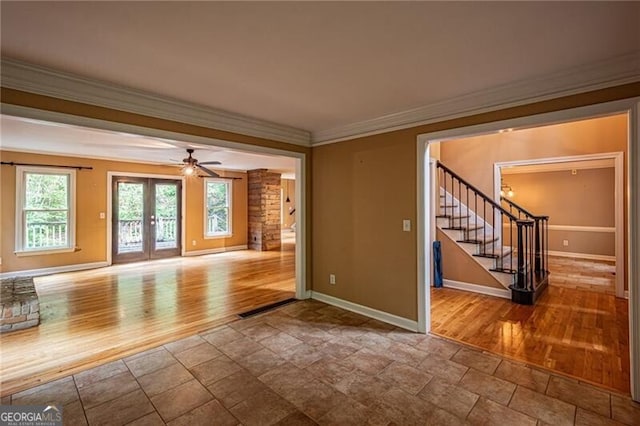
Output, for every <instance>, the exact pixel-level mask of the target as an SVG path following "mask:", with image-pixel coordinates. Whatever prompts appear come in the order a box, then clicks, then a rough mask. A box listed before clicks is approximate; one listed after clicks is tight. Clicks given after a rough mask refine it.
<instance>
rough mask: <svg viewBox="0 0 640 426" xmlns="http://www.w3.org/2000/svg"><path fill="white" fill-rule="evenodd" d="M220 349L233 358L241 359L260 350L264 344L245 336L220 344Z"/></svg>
mask: <svg viewBox="0 0 640 426" xmlns="http://www.w3.org/2000/svg"><path fill="white" fill-rule="evenodd" d="M219 349H220V350H221V351H222V352H223V353H224V354H225V355H227V356H228V357H229V358H231V359H240V358H244V357H245V356H247V355H251V354H252V353H254V352H258V351H259V350H261V349H263V346H262V345H260V344H258V343H256V342H254V341H253V340H251V339H249V338H248V337H244V336H243V337H242V338H241V339H237V340H234V341H233V342H230V343H227V344H225V345H222V346H220V347H219Z"/></svg>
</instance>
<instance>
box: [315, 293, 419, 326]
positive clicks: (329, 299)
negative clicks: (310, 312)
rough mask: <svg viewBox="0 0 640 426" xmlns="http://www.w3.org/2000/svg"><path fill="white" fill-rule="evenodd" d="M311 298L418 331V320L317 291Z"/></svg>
mask: <svg viewBox="0 0 640 426" xmlns="http://www.w3.org/2000/svg"><path fill="white" fill-rule="evenodd" d="M311 298H312V299H315V300H319V301H320V302H324V303H328V304H329V305H333V306H337V307H338V308H342V309H346V310H347V311H351V312H355V313H357V314H360V315H364V316H366V317H369V318H373V319H377V320H378V321H382V322H386V323H387V324H391V325H395V326H396V327H400V328H404V329H406V330H410V331H418V322H417V321H414V320H410V319H407V318H402V317H399V316H397V315H393V314H389V313H387V312H382V311H379V310H377V309H373V308H369V307H367V306H363V305H358V304H357V303H353V302H349V301H346V300H343V299H339V298H337V297H333V296H329V295H327V294H323V293H318V292H317V291H312V292H311Z"/></svg>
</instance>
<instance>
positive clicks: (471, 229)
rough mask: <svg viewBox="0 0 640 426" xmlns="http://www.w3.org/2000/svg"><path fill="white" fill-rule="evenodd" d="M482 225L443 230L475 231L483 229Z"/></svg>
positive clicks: (450, 227)
mask: <svg viewBox="0 0 640 426" xmlns="http://www.w3.org/2000/svg"><path fill="white" fill-rule="evenodd" d="M481 228H482V225H478V224H477V223H470V224H468V225H467V226H449V227H447V228H442V229H445V230H448V231H475V230H478V229H481Z"/></svg>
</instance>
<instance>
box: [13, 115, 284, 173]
mask: <svg viewBox="0 0 640 426" xmlns="http://www.w3.org/2000/svg"><path fill="white" fill-rule="evenodd" d="M0 138H1V144H0V147H1V148H2V149H3V150H8V151H21V152H33V153H45V154H58V155H65V156H74V157H85V158H99V159H108V160H116V161H130V162H131V161H132V162H141V163H152V164H173V163H177V164H179V163H180V162H181V161H182V159H183V158H185V157H186V156H187V153H186V151H185V150H186V149H187V148H194V149H195V152H194V154H193V156H194V157H195V158H197V159H198V160H199V161H220V162H221V163H222V165H220V166H210V168H212V169H215V170H237V171H246V170H253V169H260V168H263V169H269V170H270V171H273V172H278V173H282V176H283V177H284V178H288V179H294V177H295V159H293V158H291V157H283V156H276V155H265V154H255V153H248V152H243V151H239V150H234V149H229V148H222V147H214V146H210V145H198V144H193V143H186V142H181V141H176V140H168V139H159V138H150V137H144V136H139V135H133V134H128V133H117V132H111V131H106V130H96V129H89V128H86V127H80V126H72V125H67V124H59V123H50V122H45V121H39V120H31V119H25V118H21V117H11V116H7V115H2V116H0Z"/></svg>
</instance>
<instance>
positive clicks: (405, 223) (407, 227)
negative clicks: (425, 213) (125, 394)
mask: <svg viewBox="0 0 640 426" xmlns="http://www.w3.org/2000/svg"><path fill="white" fill-rule="evenodd" d="M402 230H403V231H404V232H409V231H411V220H409V219H404V220H403V221H402Z"/></svg>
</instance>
